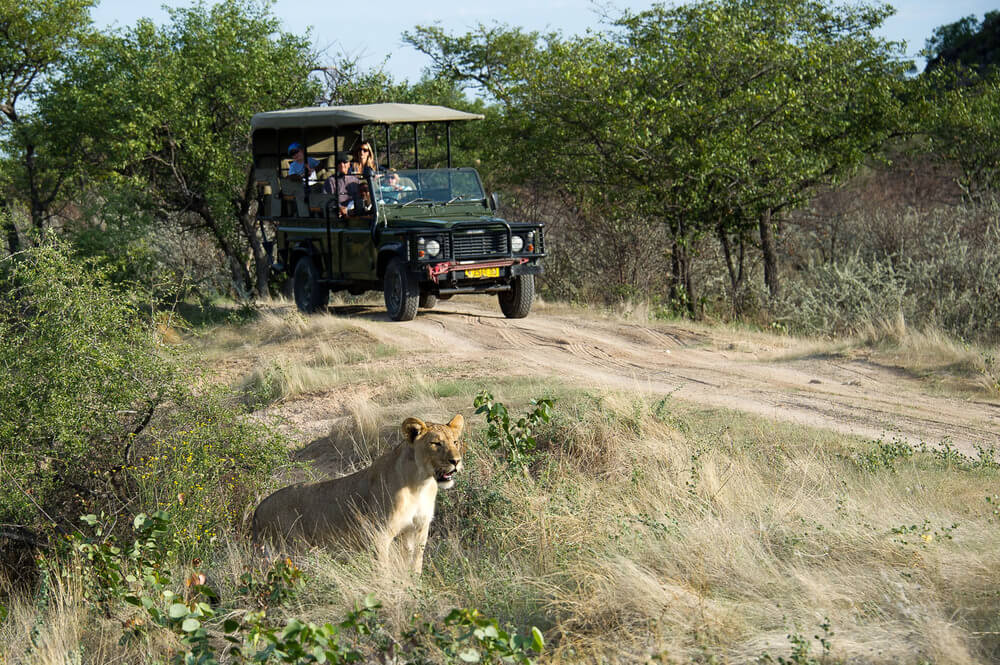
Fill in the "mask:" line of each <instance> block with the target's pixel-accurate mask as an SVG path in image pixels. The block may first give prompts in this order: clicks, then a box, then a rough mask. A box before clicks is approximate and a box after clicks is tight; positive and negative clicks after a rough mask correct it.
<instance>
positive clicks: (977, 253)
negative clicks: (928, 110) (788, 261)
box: [772, 203, 1000, 343]
mask: <svg viewBox="0 0 1000 665" xmlns="http://www.w3.org/2000/svg"><path fill="white" fill-rule="evenodd" d="M996 211H997V207H996V203H990V204H983V205H978V206H968V207H959V208H953V209H950V210H932V211H927V212H913V213H909V214H906V215H905V216H904V215H901V216H900V217H899V218H898V219H893V218H890V217H888V216H885V217H883V216H881V215H871V216H869V215H866V216H865V217H864V218H858V219H857V220H855V221H854V222H853V224H854V226H852V227H849V228H844V229H842V230H841V234H842V235H843V246H844V247H845V248H847V247H850V248H851V249H850V251H849V253H839V255H835V256H833V257H831V258H828V259H827V260H825V261H823V260H819V259H816V260H813V261H811V262H810V263H808V264H807V265H805V266H804V268H803V269H802V270H800V271H798V272H797V273H796V274H795V275H794V277H793V278H792V279H789V280H788V281H787V283H786V289H785V292H784V294H783V295H782V298H781V299H780V300H779V301H778V302H776V303H775V304H774V306H773V310H772V311H773V314H774V316H775V317H776V318H777V320H778V321H779V322H781V323H782V324H784V325H786V326H787V327H788V329H789V330H791V331H793V332H798V333H807V334H814V335H835V334H844V333H847V334H852V333H857V332H859V331H860V330H862V329H864V328H865V326H867V325H869V324H871V323H876V324H878V323H881V322H883V321H885V320H887V319H891V318H892V317H894V316H896V315H897V314H902V316H903V319H904V321H905V322H906V324H907V325H908V326H911V327H914V328H916V329H922V328H928V327H937V328H941V329H944V330H946V331H948V332H949V333H951V334H952V335H954V336H955V337H957V338H959V339H964V340H969V341H983V342H987V343H992V342H994V341H996V340H997V339H1000V337H998V334H1000V274H998V273H997V271H996V265H997V264H998V262H1000V223H998V222H997V219H996V214H997V212H996ZM893 226H897V227H899V228H900V229H902V230H901V231H900V235H899V237H898V238H891V239H890V240H889V241H888V242H889V244H890V246H888V247H887V246H884V244H885V243H886V242H887V240H886V238H885V235H884V234H885V233H886V229H888V228H891V227H893Z"/></svg>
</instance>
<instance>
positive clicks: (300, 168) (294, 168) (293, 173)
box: [288, 143, 319, 185]
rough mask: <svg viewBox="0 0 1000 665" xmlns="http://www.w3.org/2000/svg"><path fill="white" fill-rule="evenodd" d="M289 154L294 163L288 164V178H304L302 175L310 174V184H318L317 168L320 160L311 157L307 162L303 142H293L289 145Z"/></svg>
mask: <svg viewBox="0 0 1000 665" xmlns="http://www.w3.org/2000/svg"><path fill="white" fill-rule="evenodd" d="M288 155H289V157H291V158H292V163H291V164H289V165H288V179H289V180H302V176H303V175H305V174H308V176H309V184H310V185H314V184H316V168H317V167H319V160H316V159H313V158H312V157H310V158H309V163H308V164H306V159H305V152H304V151H303V150H302V144H301V143H293V144H291V145H290V146H288Z"/></svg>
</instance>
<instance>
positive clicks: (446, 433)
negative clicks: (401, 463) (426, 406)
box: [402, 414, 465, 489]
mask: <svg viewBox="0 0 1000 665" xmlns="http://www.w3.org/2000/svg"><path fill="white" fill-rule="evenodd" d="M464 427H465V420H464V419H463V418H462V416H461V414H460V415H457V416H455V417H454V418H452V419H451V422H450V423H448V424H447V425H439V424H438V423H425V422H424V421H422V420H420V419H419V418H407V419H406V420H404V421H403V426H402V429H403V436H404V437H406V440H407V441H408V442H409V445H411V446H413V455H414V458H416V460H417V466H419V467H420V469H421V470H423V471H425V472H426V473H427V475H428V476H433V477H434V479H435V480H436V481H437V484H438V487H439V488H441V489H448V488H449V487H451V486H452V485H454V484H455V481H454V480H453V479H452V478H453V476H454V475H455V473H456V472H458V471H460V470H461V468H462V454H463V453H464V452H465V442H464V441H461V440H460V438H461V436H462V429H463V428H464Z"/></svg>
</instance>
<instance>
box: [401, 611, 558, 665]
mask: <svg viewBox="0 0 1000 665" xmlns="http://www.w3.org/2000/svg"><path fill="white" fill-rule="evenodd" d="M418 636H429V637H430V639H431V642H432V644H433V645H434V646H435V647H437V648H438V649H440V651H441V653H442V654H443V656H444V662H446V663H520V664H521V665H531V663H534V659H533V658H532V655H533V653H534V654H541V653H542V650H543V649H544V647H545V640H544V638H543V637H542V633H541V631H540V630H538V628H536V627H534V626H532V627H531V632H530V634H529V635H526V636H522V635H520V634H518V633H516V632H508V631H506V630H504V629H502V628H501V627H500V625H499V624H498V623H497V621H496V619H491V618H489V617H486V616H483V614H482V613H481V612H479V610H475V609H454V610H452V611H451V612H449V613H448V615H447V616H446V617H445V618H444V628H443V629H441V628H438V627H436V626H435V625H434V624H432V623H430V622H423V623H421V624H419V626H418V627H417V628H415V629H413V630H411V631H410V632H408V633H407V634H406V635H405V637H407V638H408V639H410V640H416V639H417V638H418ZM414 651H415V653H413V652H411V653H410V654H408V656H409V658H408V659H407V662H408V663H413V664H414V665H424V664H428V665H429V664H430V663H436V662H440V661H439V660H438V659H437V658H430V657H428V656H429V654H428V653H427V652H426V651H425V650H424V649H420V648H417V649H415V650H414Z"/></svg>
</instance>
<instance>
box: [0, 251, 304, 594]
mask: <svg viewBox="0 0 1000 665" xmlns="http://www.w3.org/2000/svg"><path fill="white" fill-rule="evenodd" d="M174 353H175V352H174V351H172V350H171V349H170V348H167V347H166V346H165V345H163V344H161V342H160V340H159V338H158V337H157V334H156V332H155V328H154V324H153V322H152V321H151V320H150V318H149V317H147V316H145V315H144V314H143V312H141V311H139V310H138V309H136V308H135V307H134V306H133V305H132V303H131V302H130V298H129V296H128V294H127V293H125V292H123V291H121V290H119V289H117V288H115V287H113V286H110V285H109V284H108V283H107V272H106V270H105V269H103V268H97V267H94V266H93V265H92V264H90V263H87V262H80V261H79V260H76V259H74V258H73V257H72V256H71V255H70V252H69V250H68V248H67V247H65V246H64V245H61V244H58V243H49V244H45V245H42V246H40V247H37V248H33V249H30V250H27V251H25V252H22V253H20V254H17V255H14V256H12V257H8V258H7V259H4V260H3V261H2V262H0V385H3V386H4V389H3V390H0V475H2V476H3V480H2V482H0V524H3V525H4V528H5V529H6V530H7V531H10V530H11V529H15V528H16V529H19V531H18V534H19V535H20V537H21V541H22V542H26V543H29V544H31V545H33V546H35V545H44V544H45V542H46V540H47V535H48V534H49V533H51V531H52V530H53V529H54V530H60V531H66V532H71V531H73V530H74V529H76V528H77V527H76V524H75V522H76V519H75V516H76V515H79V514H81V513H95V514H97V513H102V512H106V513H107V514H120V512H121V511H122V510H123V509H125V507H126V506H128V508H129V509H130V510H134V509H135V508H136V506H138V507H139V509H141V510H147V511H149V512H153V511H156V510H157V509H162V508H171V509H172V510H173V511H174V512H175V517H176V518H177V519H175V520H174V521H173V522H172V523H171V524H172V525H175V526H173V527H172V528H176V529H177V530H178V533H177V534H176V535H177V536H178V538H179V542H181V543H182V545H183V546H184V547H186V548H203V547H205V546H207V545H208V544H210V543H211V541H212V537H213V535H214V534H216V533H218V531H219V529H221V528H225V529H231V528H232V527H233V526H234V525H238V524H239V523H240V522H241V521H242V518H243V514H244V511H245V510H246V509H247V507H248V505H249V504H251V503H252V502H253V501H255V499H256V495H257V493H258V491H259V490H260V488H261V486H262V484H263V483H264V482H265V481H266V479H267V478H268V476H269V471H270V470H271V469H272V468H273V466H274V465H275V464H276V463H278V462H279V461H280V460H283V459H286V458H285V457H284V456H285V447H284V444H283V440H282V439H281V437H280V436H279V435H278V434H277V433H275V432H274V431H273V430H271V429H269V428H268V427H267V426H265V425H263V424H261V423H259V422H257V421H253V420H250V419H248V418H247V414H246V413H245V411H244V410H243V408H242V407H240V406H239V405H237V404H235V403H234V402H233V401H232V400H231V399H230V398H229V397H227V396H226V395H225V394H223V393H222V392H218V391H214V390H212V389H210V388H205V387H204V386H200V385H199V384H198V382H197V381H196V377H194V376H192V375H191V374H190V372H188V371H185V370H182V369H181V366H180V359H179V357H177V356H175V355H174ZM192 386H194V387H192ZM10 542H13V541H10V540H9V539H6V538H5V539H0V545H2V546H3V547H5V548H7V549H4V550H2V551H0V554H2V555H3V556H2V557H0V559H2V561H0V563H3V562H7V563H5V564H4V567H7V568H10V569H11V570H10V572H11V573H12V574H11V575H10V577H12V578H16V577H17V576H18V574H19V573H21V572H23V570H13V569H14V568H20V567H23V566H24V565H30V557H25V556H24V553H23V552H21V551H20V550H18V551H16V552H15V551H14V550H13V549H12V548H11V546H10V545H9V543H10ZM15 555H16V556H15Z"/></svg>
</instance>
